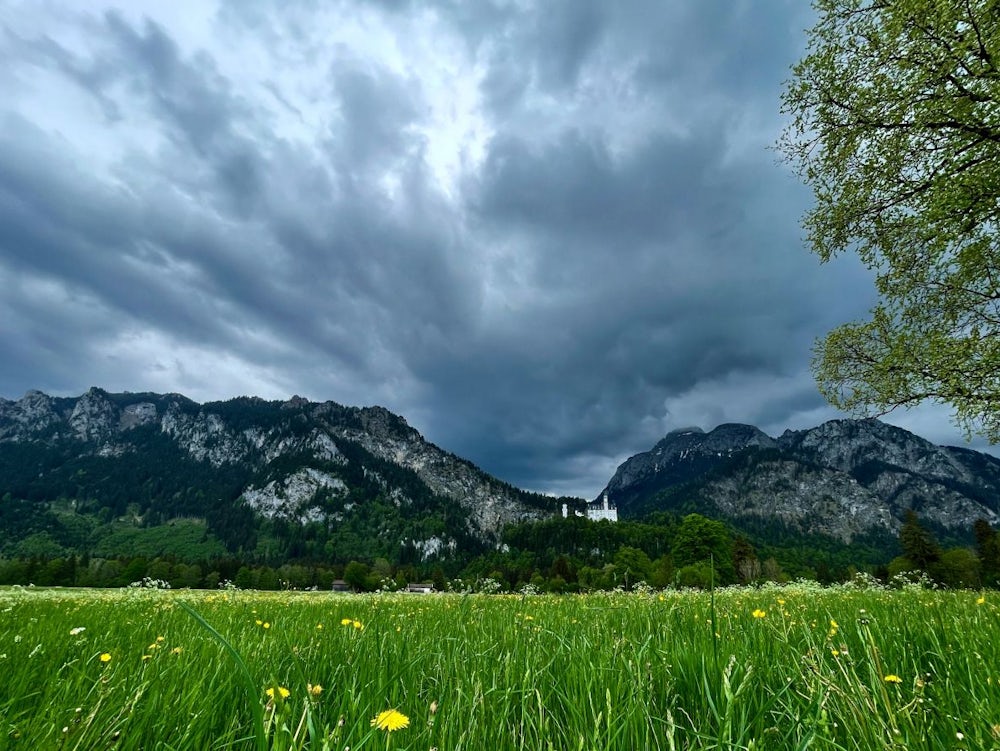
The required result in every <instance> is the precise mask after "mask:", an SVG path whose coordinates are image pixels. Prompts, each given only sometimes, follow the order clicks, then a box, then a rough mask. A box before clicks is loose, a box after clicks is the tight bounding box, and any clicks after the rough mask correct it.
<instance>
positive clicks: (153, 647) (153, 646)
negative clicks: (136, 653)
mask: <svg viewBox="0 0 1000 751" xmlns="http://www.w3.org/2000/svg"><path fill="white" fill-rule="evenodd" d="M159 648H160V645H159V644H157V643H156V642H155V641H154V642H153V643H152V644H150V645H149V646H148V647H146V649H149V650H153V649H159Z"/></svg>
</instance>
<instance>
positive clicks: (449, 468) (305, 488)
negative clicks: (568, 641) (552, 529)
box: [0, 388, 556, 548]
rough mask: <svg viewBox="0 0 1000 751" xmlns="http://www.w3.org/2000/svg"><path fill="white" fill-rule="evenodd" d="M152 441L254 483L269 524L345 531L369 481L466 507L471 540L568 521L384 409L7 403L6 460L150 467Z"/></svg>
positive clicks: (297, 404) (2, 416)
mask: <svg viewBox="0 0 1000 751" xmlns="http://www.w3.org/2000/svg"><path fill="white" fill-rule="evenodd" d="M151 435H152V436H154V437H158V438H159V439H165V440H166V441H167V442H169V443H170V444H172V445H173V446H175V447H176V448H177V449H179V450H180V451H181V452H183V454H184V455H186V456H187V457H188V458H189V459H190V460H191V461H193V462H196V463H198V464H199V465H207V466H209V467H211V468H215V469H218V470H219V471H220V472H227V473H229V474H230V475H233V476H235V477H237V478H243V480H241V482H243V485H242V490H241V492H239V497H238V499H237V503H238V504H240V505H243V506H245V507H249V508H251V509H253V510H254V512H255V513H257V514H259V515H261V516H264V517H267V518H281V519H286V520H294V521H297V522H308V521H322V520H329V521H330V523H331V524H335V523H336V522H337V519H338V517H342V515H343V514H344V513H346V512H348V511H349V510H350V507H351V506H352V505H353V504H355V503H357V502H359V501H358V499H359V498H362V496H363V495H364V493H362V491H361V490H359V489H358V486H357V483H358V481H359V478H360V480H362V481H363V483H362V484H363V485H364V486H365V488H367V489H368V490H366V491H365V492H367V493H368V494H371V492H373V491H372V488H374V489H375V490H376V491H377V492H378V494H379V495H380V496H384V497H385V498H386V499H389V500H390V501H391V502H392V503H395V504H396V505H397V506H401V507H405V506H407V505H408V504H413V503H414V502H415V498H416V496H420V498H424V496H439V497H443V498H446V499H450V500H451V501H454V502H455V503H457V504H458V505H459V506H460V507H461V508H462V509H464V510H465V512H466V517H467V518H466V522H465V524H466V531H467V532H468V533H469V534H470V535H471V536H473V537H474V538H477V539H480V540H482V541H484V542H492V541H495V540H496V539H497V538H498V533H499V530H500V528H501V527H502V526H503V525H505V524H508V523H511V522H517V521H525V520H529V519H535V518H540V517H543V516H547V515H550V514H552V513H554V511H555V510H556V507H555V504H554V503H553V502H550V501H548V500H546V499H545V498H543V497H541V496H537V495H535V494H531V493H525V492H522V491H519V490H517V489H515V488H512V487H510V486H508V485H505V484H504V483H502V482H500V481H498V480H496V479H495V478H492V477H490V476H489V475H486V474H485V473H484V472H482V471H480V470H479V469H477V468H476V467H475V466H473V465H472V464H470V463H468V462H466V461H463V460H461V459H459V458H458V457H456V456H454V455H452V454H449V453H448V452H446V451H443V450H442V449H440V448H438V447H437V446H435V445H434V444H432V443H428V442H427V441H425V440H424V439H423V437H422V436H421V435H420V434H419V433H418V432H417V431H416V430H414V429H413V428H412V427H410V426H409V425H407V423H406V421H405V420H404V419H403V418H402V417H399V416H398V415H394V414H392V413H391V412H389V411H388V410H386V409H384V408H381V407H367V408H363V409H359V408H353V407H344V406H342V405H339V404H336V403H334V402H325V403H321V404H318V403H312V402H309V401H308V400H305V399H302V398H300V397H294V398H292V399H290V400H288V401H287V402H284V403H280V402H266V401H264V400H261V399H255V398H241V399H236V400H231V401H229V402H217V403H209V404H204V405H199V404H196V403H195V402H192V401H191V400H189V399H187V398H186V397H183V396H181V395H179V394H128V393H126V394H109V393H107V392H105V391H102V390H101V389H97V388H92V389H90V390H89V391H88V392H87V393H85V394H83V395H82V396H80V397H78V398H54V397H50V396H48V395H46V394H43V393H41V392H39V391H29V392H28V393H27V394H25V396H24V397H23V398H22V399H19V400H17V401H10V400H5V399H0V452H2V451H3V450H4V446H5V445H6V446H8V447H13V446H18V445H20V446H22V447H23V446H26V445H32V446H39V447H42V448H44V447H50V448H52V449H53V450H54V447H59V452H60V453H59V456H60V457H61V458H60V460H59V461H60V462H62V463H64V464H65V463H66V462H68V461H71V460H72V457H74V456H88V455H89V456H99V457H104V458H109V459H114V458H119V459H121V460H123V461H124V460H126V459H129V460H130V461H132V462H133V464H134V462H135V461H136V460H139V461H140V463H141V454H142V452H143V451H144V450H145V449H144V447H145V446H147V445H148V443H149V441H150V440H151V438H150V436H151ZM157 445H159V444H157ZM359 447H360V450H359ZM40 450H42V449H41V448H40ZM379 461H381V462H384V463H383V464H379ZM50 463H51V462H50ZM392 468H397V469H392ZM390 470H391V471H390ZM397 470H398V471H397ZM156 471H157V469H156V467H150V468H149V472H150V473H152V474H154V475H155V473H156ZM408 473H409V474H408ZM227 476H228V475H227ZM390 476H391V477H390ZM352 478H354V479H353V480H352ZM413 478H416V479H413ZM3 479H4V478H2V477H0V485H2V480H3ZM400 482H402V483H403V485H402V486H400V485H398V484H396V483H400ZM421 483H422V484H423V486H424V487H421V485H420V484H421ZM0 494H2V490H0ZM348 497H350V500H349V501H348V500H347V499H348ZM362 500H363V498H362ZM421 503H424V504H425V505H426V502H425V501H421ZM345 504H346V506H347V508H346V509H345V508H344V505H345ZM334 508H335V509H337V510H336V511H331V510H330V509H334ZM409 542H411V543H412V544H414V545H415V546H416V547H418V548H425V547H427V546H428V545H430V546H432V547H433V546H438V547H440V546H441V545H445V546H447V545H449V544H451V541H449V540H447V539H440V537H436V538H435V539H433V540H410V541H409Z"/></svg>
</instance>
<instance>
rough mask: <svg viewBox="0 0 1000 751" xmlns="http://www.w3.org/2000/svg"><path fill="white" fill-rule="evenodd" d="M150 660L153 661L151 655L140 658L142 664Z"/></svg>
mask: <svg viewBox="0 0 1000 751" xmlns="http://www.w3.org/2000/svg"><path fill="white" fill-rule="evenodd" d="M152 659H153V655H143V656H142V661H143V662H145V661H146V660H152Z"/></svg>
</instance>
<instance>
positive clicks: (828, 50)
mask: <svg viewBox="0 0 1000 751" xmlns="http://www.w3.org/2000/svg"><path fill="white" fill-rule="evenodd" d="M814 8H815V10H816V12H817V17H818V19H817V21H816V24H815V25H814V26H813V28H812V29H811V30H810V32H809V46H808V50H807V54H806V56H805V57H804V58H803V59H802V60H801V61H800V62H799V63H798V64H797V65H795V66H794V68H793V71H792V78H791V79H790V81H789V82H788V84H787V87H786V89H785V92H784V94H783V97H782V101H783V111H784V113H785V114H787V115H789V116H790V117H791V121H790V124H789V125H788V127H787V129H786V130H785V132H784V134H783V135H782V137H781V139H780V141H779V143H778V148H779V150H780V151H781V152H782V153H783V154H784V155H785V157H786V158H787V159H788V161H789V162H790V163H791V164H792V166H793V167H794V168H795V169H796V171H797V172H798V173H799V174H800V175H801V177H802V178H803V179H804V180H805V182H806V183H807V184H808V185H809V186H810V187H811V188H812V190H813V192H814V194H815V199H816V203H815V206H814V207H813V208H812V209H811V210H810V211H809V212H808V213H807V214H806V215H805V218H804V225H805V229H806V232H807V236H808V240H809V243H810V244H811V246H812V249H813V250H814V251H815V252H816V253H817V254H818V255H819V257H820V258H821V259H822V260H824V261H827V260H829V259H831V258H833V257H834V256H837V255H839V254H842V253H845V252H856V253H857V254H858V255H859V256H860V258H861V260H862V261H863V262H864V264H865V265H866V266H867V267H868V268H870V269H871V270H873V271H874V273H875V283H876V287H877V290H878V292H879V296H880V301H879V303H878V304H877V305H876V307H875V308H874V309H873V310H872V311H871V317H870V319H868V320H865V321H860V322H853V323H847V324H844V325H842V326H840V327H839V328H837V329H835V330H834V331H833V332H831V333H830V334H829V335H828V336H827V337H826V339H825V341H822V342H821V343H819V344H818V345H817V348H816V353H815V354H816V356H815V359H814V368H815V371H816V377H817V381H818V383H819V386H820V390H821V391H822V392H823V394H824V395H825V396H826V397H827V398H828V399H829V400H830V401H831V402H832V403H833V404H834V405H836V406H838V407H840V408H842V409H845V410H848V411H851V412H854V413H857V414H872V413H875V414H884V413H886V412H888V411H890V410H892V409H894V408H896V407H899V406H913V405H916V404H918V403H920V402H923V401H925V400H931V401H936V402H939V403H944V404H949V405H951V406H952V407H953V408H954V410H955V417H956V420H957V422H958V423H959V424H960V425H961V426H962V427H963V428H964V429H965V430H966V431H967V432H969V433H973V432H978V433H982V434H984V435H986V436H987V437H989V438H990V439H992V440H1000V409H998V406H1000V246H998V243H1000V240H998V232H997V231H998V227H1000V67H998V66H1000V11H998V9H997V5H996V3H995V2H993V0H891V1H889V0H815V2H814Z"/></svg>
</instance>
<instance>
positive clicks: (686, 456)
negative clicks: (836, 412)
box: [608, 420, 1000, 542]
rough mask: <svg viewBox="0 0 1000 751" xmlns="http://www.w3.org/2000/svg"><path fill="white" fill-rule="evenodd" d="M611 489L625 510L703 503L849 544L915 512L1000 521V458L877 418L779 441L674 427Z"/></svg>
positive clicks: (933, 517) (960, 522)
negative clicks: (922, 435) (949, 444)
mask: <svg viewBox="0 0 1000 751" xmlns="http://www.w3.org/2000/svg"><path fill="white" fill-rule="evenodd" d="M764 449H766V451H762V450H764ZM608 489H609V491H610V492H611V498H612V500H613V501H615V502H616V503H617V505H618V508H619V511H620V512H621V511H622V510H623V509H624V511H625V515H626V516H627V515H629V514H641V513H643V512H645V511H649V510H654V509H669V508H674V507H675V506H677V505H678V504H680V505H681V506H683V507H690V505H691V504H695V505H702V506H704V507H705V509H706V511H708V512H710V513H713V514H717V515H722V516H728V517H731V518H733V519H739V518H744V517H757V518H759V519H764V520H770V521H780V523H782V524H785V525H786V526H788V527H790V528H792V529H798V530H799V531H802V532H808V533H816V534H824V535H828V536H832V537H836V538H838V539H840V540H842V541H844V542H849V541H850V540H851V539H853V537H854V536H856V535H858V534H868V533H872V532H877V533H880V534H886V535H893V534H895V532H896V530H898V527H899V524H900V520H901V518H902V517H903V515H904V514H905V512H906V511H907V510H909V509H915V510H917V511H918V513H919V514H920V516H921V518H923V519H925V520H927V521H929V522H933V523H934V524H938V525H940V526H942V527H945V528H949V529H956V530H968V529H970V528H971V525H972V523H973V522H974V521H975V520H976V519H977V518H980V517H982V518H985V519H987V520H988V521H990V522H991V523H994V522H996V521H998V520H1000V506H998V498H1000V460H997V459H996V458H995V457H992V456H989V455H987V454H981V453H979V452H974V451H969V450H963V449H955V448H950V447H945V446H935V445H934V444H932V443H930V442H929V441H926V440H924V439H923V438H920V437H919V436H916V435H914V434H912V433H910V432H908V431H906V430H903V429H901V428H897V427H894V426H892V425H887V424H886V423H883V422H880V421H878V420H832V421H830V422H827V423H824V424H822V425H820V426H818V427H815V428H811V429H808V430H798V431H791V430H789V431H785V433H784V434H783V435H782V436H781V437H780V438H779V439H778V440H774V439H772V438H770V437H769V436H767V435H766V434H764V433H762V432H761V431H760V430H758V429H757V428H755V427H753V426H750V425H731V424H730V425H720V426H719V427H718V428H716V429H715V430H713V431H711V432H710V433H704V434H703V433H700V432H698V431H694V430H685V431H680V432H677V431H675V432H672V433H670V434H668V435H667V436H666V437H665V438H664V439H663V440H662V441H660V442H659V443H658V444H657V445H656V446H655V447H654V448H653V449H652V450H651V451H649V452H645V453H642V454H637V455H635V456H633V457H632V458H630V459H629V460H627V461H626V462H624V463H623V464H622V465H621V466H620V467H619V468H618V471H617V472H616V473H615V476H614V477H612V479H611V481H610V482H609V484H608Z"/></svg>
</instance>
